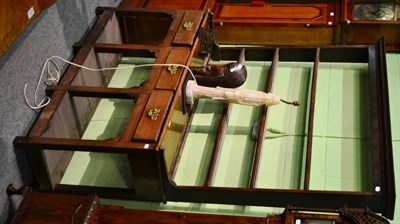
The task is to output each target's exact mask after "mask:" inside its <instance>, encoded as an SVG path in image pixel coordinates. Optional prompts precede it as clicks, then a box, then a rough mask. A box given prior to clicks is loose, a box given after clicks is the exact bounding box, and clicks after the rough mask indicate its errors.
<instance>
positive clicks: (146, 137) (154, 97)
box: [133, 90, 174, 142]
mask: <svg viewBox="0 0 400 224" xmlns="http://www.w3.org/2000/svg"><path fill="white" fill-rule="evenodd" d="M173 95H174V94H173V92H172V91H166V90H155V91H153V92H152V93H151V95H150V97H149V100H148V101H147V104H146V107H145V110H144V113H143V115H142V117H141V118H140V121H139V124H138V127H137V129H136V131H135V134H134V135H133V140H134V141H144V142H157V140H158V137H159V135H160V133H161V130H162V127H163V124H164V120H165V117H166V116H167V112H168V109H169V105H170V103H171V100H172V97H173Z"/></svg>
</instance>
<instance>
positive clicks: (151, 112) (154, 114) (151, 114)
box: [147, 108, 161, 121]
mask: <svg viewBox="0 0 400 224" xmlns="http://www.w3.org/2000/svg"><path fill="white" fill-rule="evenodd" d="M160 112H161V109H159V108H154V109H151V110H149V112H148V113H147V115H148V116H149V117H150V119H151V120H153V121H155V120H157V118H158V115H160Z"/></svg>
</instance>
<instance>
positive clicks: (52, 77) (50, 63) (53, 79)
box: [24, 56, 196, 110]
mask: <svg viewBox="0 0 400 224" xmlns="http://www.w3.org/2000/svg"><path fill="white" fill-rule="evenodd" d="M54 59H59V60H61V61H63V62H65V63H67V64H70V65H73V66H76V67H79V68H82V69H86V70H89V71H94V72H99V71H107V70H120V69H132V68H139V67H155V66H159V67H165V66H177V67H183V68H185V69H187V70H188V71H189V73H190V75H191V76H192V77H193V79H194V80H195V81H196V78H195V77H194V74H193V72H192V70H190V68H189V67H188V66H186V65H182V64H142V65H129V66H120V67H110V68H100V69H95V68H89V67H86V66H83V65H79V64H76V63H73V62H71V61H68V60H66V59H64V58H62V57H60V56H52V57H50V58H48V59H47V60H46V61H45V63H44V65H43V68H42V71H41V74H40V78H39V81H38V83H37V85H36V89H35V92H34V105H32V104H30V103H29V100H28V97H27V93H26V88H27V86H28V84H25V86H24V99H25V103H26V104H27V105H28V107H30V108H31V109H32V110H37V109H41V108H43V107H45V106H47V105H48V104H49V103H50V97H48V96H46V97H44V98H43V99H42V100H40V101H39V102H38V100H37V93H38V90H39V86H40V83H41V82H42V79H43V76H44V74H45V71H46V68H47V75H48V78H47V80H46V81H45V82H44V84H45V85H57V84H58V82H59V81H60V77H61V74H60V73H61V70H60V67H59V66H58V64H57V63H56V62H55V61H54ZM52 68H53V69H52Z"/></svg>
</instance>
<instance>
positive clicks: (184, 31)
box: [172, 11, 203, 46]
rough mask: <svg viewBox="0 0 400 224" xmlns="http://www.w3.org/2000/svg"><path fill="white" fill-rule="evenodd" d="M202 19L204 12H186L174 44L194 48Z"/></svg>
mask: <svg viewBox="0 0 400 224" xmlns="http://www.w3.org/2000/svg"><path fill="white" fill-rule="evenodd" d="M202 18H203V12H202V11H186V12H185V15H184V16H183V19H182V22H181V24H180V27H178V31H177V32H176V35H175V37H174V40H173V41H172V44H174V45H183V46H192V45H193V43H194V40H195V38H196V33H197V30H198V29H199V27H200V24H201V20H202Z"/></svg>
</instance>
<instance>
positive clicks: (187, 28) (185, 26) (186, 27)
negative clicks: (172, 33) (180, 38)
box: [183, 21, 193, 30]
mask: <svg viewBox="0 0 400 224" xmlns="http://www.w3.org/2000/svg"><path fill="white" fill-rule="evenodd" d="M183 27H184V28H185V29H186V30H192V28H193V22H190V21H189V22H186V23H184V24H183Z"/></svg>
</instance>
